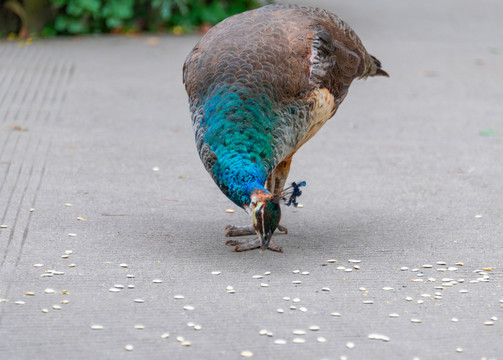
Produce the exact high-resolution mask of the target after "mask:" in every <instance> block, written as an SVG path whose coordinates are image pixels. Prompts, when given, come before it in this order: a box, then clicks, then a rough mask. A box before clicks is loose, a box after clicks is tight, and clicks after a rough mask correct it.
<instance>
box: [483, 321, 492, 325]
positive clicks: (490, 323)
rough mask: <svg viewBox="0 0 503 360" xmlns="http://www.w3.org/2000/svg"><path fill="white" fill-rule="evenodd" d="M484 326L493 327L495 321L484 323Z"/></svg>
mask: <svg viewBox="0 0 503 360" xmlns="http://www.w3.org/2000/svg"><path fill="white" fill-rule="evenodd" d="M484 325H486V326H491V325H494V321H492V320H491V321H484Z"/></svg>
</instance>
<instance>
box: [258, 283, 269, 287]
mask: <svg viewBox="0 0 503 360" xmlns="http://www.w3.org/2000/svg"><path fill="white" fill-rule="evenodd" d="M260 286H261V287H269V284H266V283H261V284H260Z"/></svg>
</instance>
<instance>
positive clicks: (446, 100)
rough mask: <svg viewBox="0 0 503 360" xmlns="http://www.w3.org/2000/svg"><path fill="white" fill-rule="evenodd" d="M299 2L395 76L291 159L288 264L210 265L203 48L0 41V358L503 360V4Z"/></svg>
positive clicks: (163, 43) (353, 93)
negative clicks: (196, 62) (200, 117)
mask: <svg viewBox="0 0 503 360" xmlns="http://www.w3.org/2000/svg"><path fill="white" fill-rule="evenodd" d="M310 4H311V5H319V6H322V7H325V8H327V9H330V10H333V11H334V12H336V13H338V14H339V15H340V16H341V17H342V18H343V19H345V20H347V21H348V22H349V23H350V25H352V26H353V27H354V28H355V30H356V31H357V33H358V34H359V35H360V37H361V38H362V40H363V42H364V44H365V45H366V47H367V49H368V50H369V52H371V53H372V54H374V55H375V56H377V57H378V58H379V59H380V60H381V61H382V62H383V66H384V69H385V70H386V71H388V72H389V73H390V75H391V78H389V79H384V78H377V79H368V80H367V81H359V82H356V83H354V85H353V86H352V88H351V90H350V94H349V95H348V97H347V99H346V100H345V102H344V103H343V105H342V107H341V108H340V110H339V112H338V113H337V114H336V116H335V117H334V119H332V120H331V121H329V122H328V123H327V125H326V126H325V127H324V129H322V131H321V132H320V133H319V134H317V135H316V136H315V138H314V139H313V140H312V141H311V142H309V143H308V144H306V145H305V147H303V148H302V150H301V151H299V153H298V154H297V155H296V157H295V159H294V163H293V168H292V173H291V179H292V180H300V179H302V180H306V181H307V187H306V188H305V191H304V194H303V195H302V197H301V198H300V202H301V203H302V204H303V205H304V207H303V208H299V209H290V208H285V209H284V210H283V214H284V215H283V216H284V220H283V222H284V225H286V226H287V227H288V228H289V230H290V233H289V234H288V235H277V236H276V240H275V241H276V242H277V243H278V244H280V245H282V246H283V247H284V248H285V253H284V254H277V253H273V252H270V251H268V252H265V253H263V254H260V253H259V252H257V251H252V252H246V253H240V254H236V253H232V252H231V248H229V247H226V246H225V245H224V243H225V238H224V227H225V225H227V224H230V223H235V224H240V223H247V222H249V219H248V218H247V216H246V214H245V213H244V212H241V211H239V209H237V208H236V207H235V206H233V205H232V204H231V203H230V202H229V201H228V200H227V199H226V198H225V197H224V196H223V195H222V194H221V193H220V191H219V190H218V189H217V188H216V186H215V185H214V184H213V182H212V180H211V179H210V177H209V175H208V174H206V172H205V170H204V169H203V166H202V165H201V163H200V161H199V159H198V157H197V154H196V151H195V146H194V143H193V136H192V130H191V128H190V121H189V113H188V105H187V100H186V95H185V92H184V89H183V86H182V84H181V66H182V63H183V60H184V58H185V56H186V54H187V53H188V52H189V50H190V49H191V48H192V46H193V45H194V44H195V42H196V41H197V39H198V37H197V36H183V37H172V36H162V37H160V38H159V42H158V43H157V41H156V39H153V38H151V37H149V36H141V37H133V38H126V37H96V38H94V37H89V38H83V39H57V40H37V41H34V42H33V43H32V44H31V45H29V46H19V45H18V44H17V43H7V42H0V224H1V225H5V226H3V227H2V228H0V359H52V358H56V359H58V358H70V359H93V358H94V359H128V358H131V359H237V358H240V357H241V353H242V351H250V352H252V353H253V358H256V359H283V358H288V359H344V358H346V359H411V360H412V359H421V360H426V359H502V358H503V355H502V353H503V345H502V343H501V339H502V338H503V289H502V285H503V235H502V234H503V224H502V218H503V205H502V204H503V192H502V184H503V166H502V165H503V160H502V149H503V102H502V101H501V99H503V86H502V84H503V38H502V37H501V34H502V33H503V22H502V21H501V14H503V4H502V3H501V2H500V1H496V0H492V1H490V0H484V1H478V2H472V1H468V0H459V1H454V0H443V1H437V2H433V1H424V2H413V1H406V2H403V1H391V0H389V1H383V2H372V1H359V2H349V1H348V2H342V1H337V2H333V3H332V2H329V1H318V2H314V1H313V2H311V3H310ZM155 167H158V171H153V169H154V168H155ZM155 170H157V169H155ZM70 205H71V206H70ZM229 208H232V209H234V210H236V212H234V213H227V212H226V211H225V210H226V209H229ZM329 259H335V260H337V262H335V263H332V262H327V260H329ZM349 260H358V261H359V262H349ZM121 264H122V266H121ZM126 265H127V267H126ZM213 272H217V273H213ZM269 272H270V273H269ZM305 272H308V274H307V273H305ZM303 273H304V274H303ZM254 275H261V276H262V278H254V277H253V276H254ZM154 280H162V282H154ZM296 281H301V283H299V284H296V283H294V282H296ZM262 284H266V285H268V286H262ZM228 286H231V287H232V288H233V289H234V290H235V292H234V293H232V291H229V290H230V288H228ZM114 288H115V289H117V290H119V291H117V290H115V291H110V289H114ZM323 288H326V289H323ZM328 290H329V291H328ZM176 295H183V298H180V299H178V298H175V296H176ZM288 298H289V300H287V299H288ZM294 299H295V300H294ZM279 309H281V310H282V312H279ZM390 314H391V315H390ZM419 321H420V322H419ZM194 325H200V327H201V328H200V329H199V327H196V326H194ZM311 326H319V330H310V329H309V327H311ZM93 327H94V328H96V327H98V328H97V329H94V328H93ZM100 327H102V328H100ZM198 329H199V330H198ZM261 330H267V331H268V332H269V335H267V334H266V335H260V331H261ZM294 330H304V331H306V334H305V335H302V334H294ZM165 333H169V334H170V335H169V337H164V338H163V337H162V335H163V334H165ZM372 334H378V335H379V336H378V339H374V338H372V337H375V336H372ZM369 335H371V336H370V338H369ZM177 337H183V338H184V341H188V342H190V345H189V343H182V342H181V341H179V340H181V339H178V340H177ZM297 338H298V339H302V340H295V341H294V339H297ZM281 339H283V340H285V342H286V344H276V343H275V342H277V340H281ZM297 342H299V343H297ZM302 342H303V343H302ZM126 345H132V346H133V349H132V350H131V351H128V350H126V349H125V347H126ZM243 355H246V353H245V354H243Z"/></svg>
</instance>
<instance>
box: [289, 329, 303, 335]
mask: <svg viewBox="0 0 503 360" xmlns="http://www.w3.org/2000/svg"><path fill="white" fill-rule="evenodd" d="M292 333H293V334H294V335H306V330H302V329H296V330H294V331H292Z"/></svg>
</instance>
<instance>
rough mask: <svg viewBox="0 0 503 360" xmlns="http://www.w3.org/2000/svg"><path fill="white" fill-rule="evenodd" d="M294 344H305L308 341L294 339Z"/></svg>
mask: <svg viewBox="0 0 503 360" xmlns="http://www.w3.org/2000/svg"><path fill="white" fill-rule="evenodd" d="M292 342H293V343H295V344H304V343H305V342H306V339H304V338H293V339H292Z"/></svg>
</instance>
